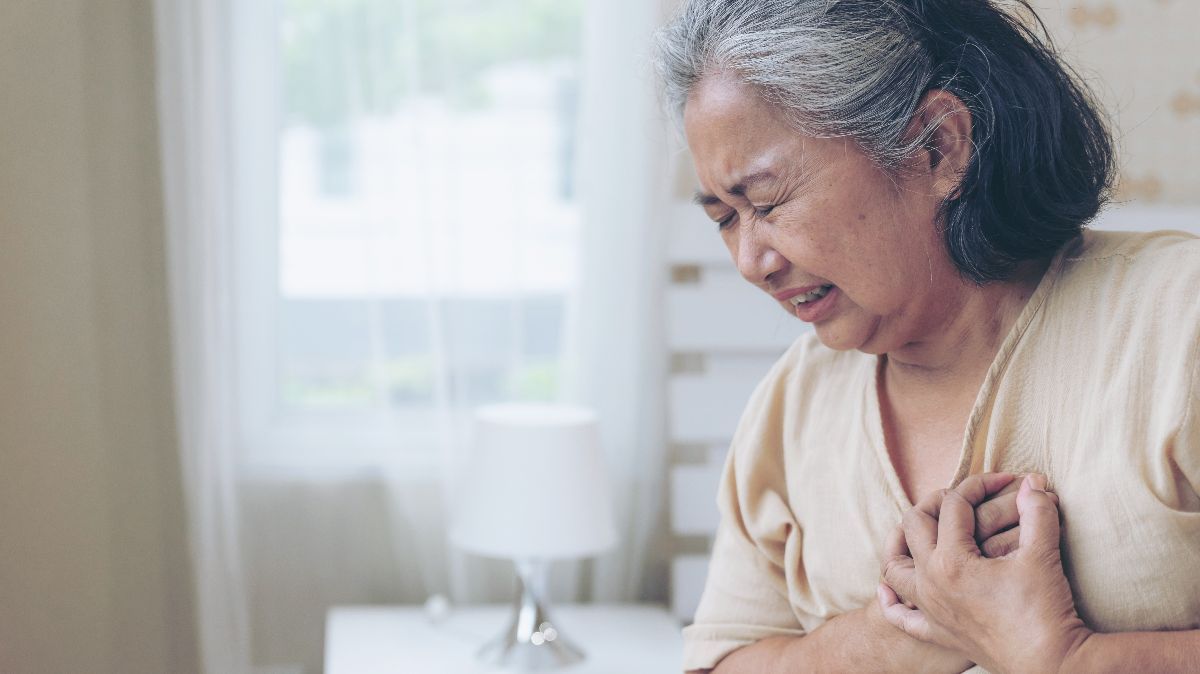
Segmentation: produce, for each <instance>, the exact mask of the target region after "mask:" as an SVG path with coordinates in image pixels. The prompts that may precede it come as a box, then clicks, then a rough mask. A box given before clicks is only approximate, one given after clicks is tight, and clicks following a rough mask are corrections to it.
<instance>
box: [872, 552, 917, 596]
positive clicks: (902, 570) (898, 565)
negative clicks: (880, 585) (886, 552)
mask: <svg viewBox="0 0 1200 674" xmlns="http://www.w3.org/2000/svg"><path fill="white" fill-rule="evenodd" d="M880 575H881V576H882V577H883V582H884V583H886V584H887V585H888V587H889V588H891V589H892V590H893V591H894V592H895V593H896V595H898V596H899V597H903V599H902V600H901V601H908V602H915V601H916V599H917V567H916V563H915V562H913V559H912V558H911V557H890V558H888V559H886V560H884V562H883V565H882V568H881V569H880Z"/></svg>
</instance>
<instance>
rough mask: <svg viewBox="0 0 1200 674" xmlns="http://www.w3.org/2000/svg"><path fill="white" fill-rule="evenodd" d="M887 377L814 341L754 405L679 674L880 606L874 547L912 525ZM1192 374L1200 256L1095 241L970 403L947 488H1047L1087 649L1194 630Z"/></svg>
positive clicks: (1053, 276)
mask: <svg viewBox="0 0 1200 674" xmlns="http://www.w3.org/2000/svg"><path fill="white" fill-rule="evenodd" d="M877 362H878V361H877V357H876V356H871V355H867V354H863V353H860V352H857V351H847V352H837V351H833V350H830V349H828V348H825V347H824V346H822V345H821V344H820V343H819V342H818V341H817V339H816V337H815V336H814V335H811V334H810V335H806V336H804V337H801V338H800V339H798V340H797V341H796V343H795V344H793V345H792V347H791V348H789V349H788V351H787V352H786V353H785V354H784V355H783V357H782V358H781V359H780V360H779V361H778V362H777V363H776V364H775V366H774V367H773V368H772V369H771V370H770V372H768V373H767V375H766V377H765V378H764V379H763V381H762V382H761V383H760V384H759V386H758V388H757V389H756V390H755V392H754V394H753V396H752V397H751V399H750V402H749V404H748V405H747V407H746V411H745V413H744V414H743V416H742V420H741V422H740V423H739V425H738V429H737V432H736V434H735V437H734V440H733V444H732V447H731V451H730V453H729V458H728V461H727V462H726V465H725V472H724V476H723V478H722V482H721V487H720V491H719V494H718V504H719V507H720V511H721V523H720V526H719V528H718V531H717V535H716V540H715V543H714V547H713V553H712V562H711V565H710V567H709V573H708V580H707V583H706V585H705V589H704V595H703V598H702V599H701V601H700V607H699V609H698V610H697V612H696V621H695V623H694V624H693V625H691V626H689V627H687V628H685V629H684V641H685V649H684V668H685V669H703V668H709V667H713V666H715V665H716V664H717V662H718V661H719V660H720V659H721V658H723V657H725V656H726V655H728V654H729V653H730V652H731V651H733V650H735V649H737V648H739V647H741V646H744V645H746V644H749V643H752V642H754V641H757V640H759V639H762V638H765V637H768V636H772V635H781V634H785V635H796V636H799V635H803V634H805V633H806V632H809V631H811V630H814V629H816V628H817V627H818V626H819V625H821V624H822V623H823V622H825V621H826V620H828V619H830V618H832V617H834V616H836V615H838V614H840V613H843V612H846V611H850V610H852V609H856V608H859V607H861V606H864V605H865V604H866V603H867V602H869V601H873V600H874V596H875V586H876V584H877V582H878V580H879V562H880V557H881V555H882V546H883V542H884V540H885V539H886V536H887V534H888V532H889V531H890V530H891V528H892V527H894V526H895V525H896V523H897V522H899V520H900V514H901V512H903V511H904V510H905V509H907V508H908V507H909V505H910V504H909V502H908V499H907V497H906V496H905V494H904V491H903V489H902V488H901V487H900V482H899V479H898V477H897V476H896V473H895V470H894V469H893V467H892V464H891V462H890V460H889V458H888V453H887V449H886V447H885V446H884V440H883V427H882V422H881V418H880V412H879V399H878V396H877V392H876V388H875V387H876V376H875V375H876V366H877ZM1198 368H1200V239H1197V238H1196V237H1194V236H1191V235H1189V234H1183V233H1180V232H1155V233H1151V234H1127V233H1111V232H1107V233H1100V232H1085V234H1084V235H1083V236H1082V237H1081V238H1080V239H1077V240H1076V241H1075V242H1073V243H1072V244H1069V245H1068V246H1067V247H1066V248H1064V250H1063V251H1062V252H1060V253H1059V255H1058V256H1056V257H1055V259H1054V261H1053V262H1052V263H1051V264H1050V267H1049V269H1048V270H1047V272H1046V274H1045V275H1044V277H1043V279H1042V281H1041V282H1040V284H1039V285H1038V287H1037V289H1036V290H1035V291H1034V294H1033V295H1032V297H1031V298H1030V300H1029V302H1028V304H1027V305H1026V306H1025V308H1024V310H1023V311H1022V313H1021V314H1020V316H1019V317H1018V318H1017V321H1016V323H1015V325H1014V326H1013V328H1012V330H1011V331H1010V333H1009V334H1008V335H1007V337H1006V339H1005V341H1004V342H1003V344H1002V346H1001V348H1000V351H999V353H998V354H997V355H996V358H995V361H994V362H993V363H992V366H991V369H990V370H989V372H988V374H987V376H986V378H985V380H984V383H983V386H982V388H981V389H980V391H979V395H978V397H977V399H976V401H975V407H974V409H973V410H972V412H971V416H970V420H969V421H968V424H967V429H966V433H965V436H964V439H963V445H962V453H961V456H960V461H959V466H958V471H957V474H956V475H955V477H954V480H953V483H952V485H951V486H953V484H957V483H958V482H959V481H961V480H962V479H963V478H964V477H966V476H967V475H969V474H973V473H978V472H988V471H1001V470H1004V471H1018V472H1024V471H1037V472H1041V473H1045V474H1046V475H1048V476H1049V478H1050V486H1051V487H1052V488H1053V489H1054V490H1055V491H1056V492H1057V493H1058V495H1059V497H1060V499H1061V511H1062V516H1063V523H1064V528H1063V557H1064V567H1065V571H1066V575H1067V578H1068V579H1070V583H1071V589H1072V590H1073V592H1074V595H1075V601H1076V606H1077V607H1078V609H1079V613H1080V616H1081V617H1082V618H1083V620H1084V621H1085V622H1086V623H1087V624H1088V625H1089V626H1090V627H1092V628H1093V629H1097V630H1100V631H1105V632H1109V631H1128V630H1163V629H1194V628H1200V496H1197V492H1200V373H1198ZM972 671H981V670H980V669H979V668H974V669H973V670H972Z"/></svg>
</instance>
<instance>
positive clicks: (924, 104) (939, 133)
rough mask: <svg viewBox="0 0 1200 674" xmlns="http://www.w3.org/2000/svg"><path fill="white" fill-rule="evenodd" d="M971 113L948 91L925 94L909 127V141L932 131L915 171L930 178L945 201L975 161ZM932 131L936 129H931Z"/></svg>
mask: <svg viewBox="0 0 1200 674" xmlns="http://www.w3.org/2000/svg"><path fill="white" fill-rule="evenodd" d="M971 121H972V120H971V111H970V110H968V109H967V106H966V105H965V104H963V102H962V100H961V99H959V98H958V96H955V95H954V94H952V93H950V92H949V91H946V90H944V89H931V90H930V91H927V92H925V95H924V96H922V97H921V101H920V103H918V104H917V112H916V114H914V115H913V118H912V122H911V123H910V124H909V127H908V133H909V134H911V135H910V136H909V137H910V138H911V137H914V136H917V135H920V134H921V133H922V132H923V131H925V130H929V132H928V138H927V139H926V140H925V150H924V152H921V153H920V154H919V155H918V156H917V157H916V159H917V161H914V163H913V168H914V169H915V170H917V171H919V172H924V173H927V174H928V177H929V179H930V180H931V183H932V187H933V192H934V194H935V195H936V196H937V197H938V198H939V199H945V198H948V197H950V196H952V195H953V194H954V193H955V192H956V191H958V187H959V184H960V183H961V182H962V175H963V173H964V172H966V170H967V165H968V164H969V163H970V161H971V153H972V151H973V150H974V147H975V145H974V143H973V142H972V140H971ZM931 127H932V128H931Z"/></svg>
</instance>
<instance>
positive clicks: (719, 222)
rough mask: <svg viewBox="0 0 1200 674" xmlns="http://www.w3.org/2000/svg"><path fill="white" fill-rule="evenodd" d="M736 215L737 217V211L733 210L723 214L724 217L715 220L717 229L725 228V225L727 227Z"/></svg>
mask: <svg viewBox="0 0 1200 674" xmlns="http://www.w3.org/2000/svg"><path fill="white" fill-rule="evenodd" d="M736 217H737V212H736V211H735V212H733V213H730V214H729V215H727V216H725V218H724V219H722V220H717V229H718V230H721V229H725V228H726V227H728V226H729V225H730V224H732V223H733V219H734V218H736Z"/></svg>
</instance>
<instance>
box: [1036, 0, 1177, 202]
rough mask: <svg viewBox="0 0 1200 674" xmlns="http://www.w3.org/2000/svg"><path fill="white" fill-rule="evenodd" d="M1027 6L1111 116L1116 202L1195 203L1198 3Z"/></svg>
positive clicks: (1043, 0) (1047, 0) (1152, 0)
mask: <svg viewBox="0 0 1200 674" xmlns="http://www.w3.org/2000/svg"><path fill="white" fill-rule="evenodd" d="M1033 4H1034V6H1035V7H1037V8H1038V10H1039V13H1040V15H1041V17H1042V19H1043V20H1044V21H1045V23H1046V25H1047V27H1048V28H1049V30H1050V32H1051V34H1052V35H1053V36H1054V39H1055V41H1056V43H1057V44H1058V46H1059V47H1060V48H1061V49H1062V50H1063V52H1064V53H1065V54H1066V55H1067V58H1068V59H1070V61H1071V62H1072V63H1073V64H1074V65H1075V66H1076V68H1077V69H1078V70H1079V72H1080V74H1081V75H1082V76H1083V77H1084V79H1085V80H1087V81H1088V83H1089V85H1090V86H1091V87H1092V88H1093V89H1094V90H1095V92H1096V95H1097V96H1098V97H1099V99H1100V100H1101V102H1102V104H1103V105H1104V108H1105V110H1106V112H1108V114H1109V115H1110V116H1111V119H1112V120H1113V122H1114V124H1113V126H1114V131H1115V135H1116V137H1117V143H1118V147H1119V153H1118V157H1119V159H1120V166H1121V173H1120V175H1121V179H1120V183H1119V185H1118V190H1117V195H1116V197H1117V200H1118V201H1120V202H1123V201H1133V200H1136V201H1138V202H1139V203H1143V204H1147V205H1154V204H1176V205H1195V204H1200V163H1197V161H1196V158H1197V156H1200V46H1197V42H1196V27H1197V26H1200V2H1196V0H1059V1H1054V0H1033Z"/></svg>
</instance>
